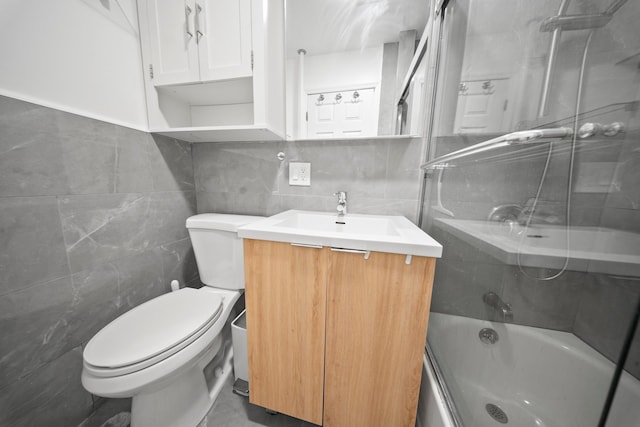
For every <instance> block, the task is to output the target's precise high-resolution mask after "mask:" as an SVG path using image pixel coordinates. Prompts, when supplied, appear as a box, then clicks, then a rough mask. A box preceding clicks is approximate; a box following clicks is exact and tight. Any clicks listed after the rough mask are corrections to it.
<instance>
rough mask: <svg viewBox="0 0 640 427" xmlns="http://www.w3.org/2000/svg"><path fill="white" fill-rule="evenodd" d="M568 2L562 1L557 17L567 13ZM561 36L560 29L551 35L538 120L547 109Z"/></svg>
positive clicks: (567, 0) (544, 114)
mask: <svg viewBox="0 0 640 427" xmlns="http://www.w3.org/2000/svg"><path fill="white" fill-rule="evenodd" d="M569 1H570V0H562V3H560V8H559V9H558V16H562V15H564V14H565V13H566V12H567V9H568V8H569ZM561 35H562V29H561V28H559V27H558V28H555V29H554V30H553V33H552V35H551V43H550V45H549V60H548V61H547V68H546V69H545V72H544V80H543V81H542V92H541V95H540V105H539V106H538V118H542V117H544V116H546V115H547V110H548V109H549V92H550V91H551V76H552V74H553V68H554V66H555V62H556V59H557V56H558V49H559V47H560V36H561Z"/></svg>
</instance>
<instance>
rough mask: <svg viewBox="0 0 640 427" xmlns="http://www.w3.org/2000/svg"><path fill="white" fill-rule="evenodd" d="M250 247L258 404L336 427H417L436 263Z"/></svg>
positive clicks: (252, 382)
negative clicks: (415, 425) (417, 410)
mask: <svg viewBox="0 0 640 427" xmlns="http://www.w3.org/2000/svg"><path fill="white" fill-rule="evenodd" d="M244 245H245V275H246V305H247V334H248V345H249V386H250V400H251V402H252V403H254V404H257V405H260V406H264V407H266V408H268V409H271V410H274V411H278V412H282V413H285V414H288V415H291V416H294V417H296V418H300V419H303V420H306V421H309V422H312V423H314V424H324V425H325V426H327V427H344V426H349V427H358V426H363V427H374V426H381V427H387V426H394V427H396V426H397V427H401V426H406V427H410V426H411V427H413V425H414V423H415V416H416V408H417V402H418V392H419V388H420V380H421V373H422V355H423V353H424V344H425V339H426V331H427V322H428V316H429V307H430V302H431V289H432V284H433V273H434V268H435V258H427V257H416V256H414V257H413V258H412V260H411V263H410V264H407V263H406V262H405V261H406V257H405V256H404V255H398V254H387V253H377V252H372V253H371V254H370V256H369V258H368V259H365V257H364V256H363V255H362V254H356V253H347V252H339V251H334V250H332V249H331V248H328V247H324V248H308V247H298V246H293V245H291V244H289V243H280V242H270V241H260V240H247V239H245V243H244Z"/></svg>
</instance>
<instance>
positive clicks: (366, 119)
mask: <svg viewBox="0 0 640 427" xmlns="http://www.w3.org/2000/svg"><path fill="white" fill-rule="evenodd" d="M428 6H429V1H428V0H374V1H366V2H364V1H345V0H323V1H308V0H286V5H285V7H286V30H285V34H286V57H287V82H286V86H287V87H286V91H287V102H286V109H287V138H288V139H322V138H350V137H373V136H385V135H395V134H396V112H397V104H398V101H399V99H400V96H401V94H402V88H400V87H399V86H402V84H403V83H404V81H405V80H406V75H407V74H408V71H409V67H410V65H411V63H412V58H413V57H414V55H415V53H416V47H417V46H418V42H419V39H420V37H421V36H422V34H423V32H424V28H425V26H426V24H427V19H428V16H429V11H428ZM356 91H357V92H358V93H359V94H360V95H361V96H360V98H359V103H350V104H348V103H347V102H346V101H347V100H348V99H351V96H352V94H353V93H354V92H356ZM338 93H341V94H342V96H343V99H342V103H336V104H335V105H334V104H329V103H328V101H329V98H331V100H334V97H335V96H336V95H337V94H338ZM320 94H324V95H325V96H326V97H327V98H326V101H325V102H324V103H322V104H318V103H316V102H315V100H317V98H318V96H319V95H320ZM420 98H421V97H418V99H420Z"/></svg>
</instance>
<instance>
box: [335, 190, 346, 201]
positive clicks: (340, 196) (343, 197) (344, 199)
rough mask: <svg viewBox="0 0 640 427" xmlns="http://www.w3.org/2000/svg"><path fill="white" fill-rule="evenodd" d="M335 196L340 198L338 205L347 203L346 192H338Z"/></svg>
mask: <svg viewBox="0 0 640 427" xmlns="http://www.w3.org/2000/svg"><path fill="white" fill-rule="evenodd" d="M333 195H334V196H338V203H345V202H346V201H347V192H346V191H336V192H335V193H333Z"/></svg>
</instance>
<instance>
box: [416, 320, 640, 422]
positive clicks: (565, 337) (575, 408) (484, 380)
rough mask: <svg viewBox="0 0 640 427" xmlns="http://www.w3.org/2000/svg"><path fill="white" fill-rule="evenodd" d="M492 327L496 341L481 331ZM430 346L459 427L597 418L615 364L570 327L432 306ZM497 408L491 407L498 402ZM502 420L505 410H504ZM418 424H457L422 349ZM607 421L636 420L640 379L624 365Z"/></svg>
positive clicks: (639, 409) (638, 417)
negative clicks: (458, 313)
mask: <svg viewBox="0 0 640 427" xmlns="http://www.w3.org/2000/svg"><path fill="white" fill-rule="evenodd" d="M483 328H492V329H494V330H495V331H496V332H497V333H498V337H499V338H498V341H497V342H496V343H495V344H485V343H483V342H481V341H480V339H479V337H478V333H479V332H480V330H481V329H483ZM428 341H429V346H430V348H431V350H432V351H433V353H434V354H435V358H436V359H438V360H444V361H445V362H444V363H440V364H439V365H436V366H435V368H439V369H440V370H441V371H442V372H443V373H444V377H445V378H446V384H447V389H448V392H449V393H450V396H451V397H450V399H451V400H453V402H454V404H455V406H456V408H457V410H458V413H459V415H460V418H461V419H462V420H464V424H463V425H464V427H496V426H499V425H505V424H501V423H499V422H497V421H496V420H495V419H494V418H492V416H491V415H490V414H489V411H488V409H487V405H488V404H489V405H495V407H490V408H489V409H490V410H491V412H493V414H494V416H495V417H497V418H498V419H500V418H501V417H503V415H505V416H506V418H507V419H508V424H506V425H512V426H517V427H527V426H536V427H590V426H594V427H595V426H597V425H598V421H599V419H600V414H601V411H602V408H603V404H604V401H605V399H606V395H607V392H608V389H609V385H610V383H611V379H612V376H613V373H614V369H615V366H614V364H613V363H611V362H610V361H609V360H608V359H606V358H605V357H604V356H602V355H601V354H600V353H598V352H597V351H595V350H593V349H592V348H591V347H589V346H588V345H587V344H585V343H584V342H583V341H582V340H580V339H579V338H577V337H576V336H575V335H573V334H570V333H566V332H558V331H551V330H547V329H539V328H532V327H524V326H519V325H511V324H503V323H493V322H488V321H481V320H476V319H470V318H466V317H460V316H452V315H447V314H440V313H431V317H430V320H429V332H428ZM496 407H497V408H498V409H495V408H496ZM502 420H503V421H504V418H502ZM416 425H417V426H418V427H454V426H455V423H454V417H453V416H452V414H451V413H450V412H449V410H448V408H447V399H446V398H445V395H444V394H443V390H442V389H441V388H440V387H439V385H438V381H437V380H436V375H435V372H434V366H432V365H431V363H430V359H429V358H428V357H427V356H425V360H424V367H423V382H422V389H421V392H420V402H419V407H418V417H417V423H416ZM606 426H607V427H639V426H640V381H638V380H637V379H635V378H634V377H633V376H631V375H629V374H628V373H627V372H626V371H623V373H622V377H621V379H620V383H619V386H618V389H617V393H616V397H615V400H614V402H613V405H612V407H611V411H610V414H609V418H608V421H607V424H606Z"/></svg>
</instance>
